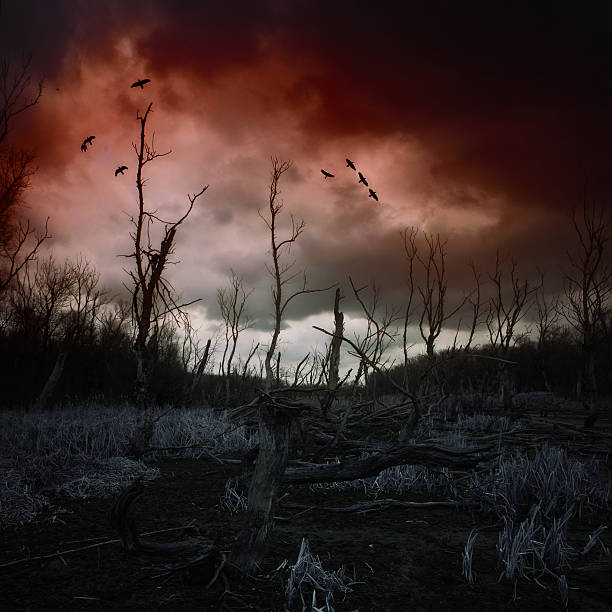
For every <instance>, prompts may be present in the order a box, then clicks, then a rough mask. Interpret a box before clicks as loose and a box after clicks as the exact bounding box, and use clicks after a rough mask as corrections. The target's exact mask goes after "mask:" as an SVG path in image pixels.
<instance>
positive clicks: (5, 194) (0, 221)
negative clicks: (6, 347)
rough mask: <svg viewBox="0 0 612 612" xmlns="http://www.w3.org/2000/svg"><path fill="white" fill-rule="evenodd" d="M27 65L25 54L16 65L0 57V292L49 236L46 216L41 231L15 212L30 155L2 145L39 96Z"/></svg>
mask: <svg viewBox="0 0 612 612" xmlns="http://www.w3.org/2000/svg"><path fill="white" fill-rule="evenodd" d="M30 64H31V58H29V57H27V58H24V59H23V60H22V62H21V65H19V66H17V65H16V64H14V63H13V62H11V61H9V59H7V58H3V59H1V60H0V293H2V292H4V291H5V290H6V289H7V288H8V286H9V285H10V284H11V282H12V281H13V279H16V278H17V277H18V275H19V274H20V272H22V271H23V270H24V268H25V266H27V264H28V262H30V261H33V260H35V259H36V255H37V253H38V251H39V249H40V246H41V244H42V243H43V242H44V241H45V240H46V239H47V238H49V233H48V219H47V223H46V224H45V229H44V231H36V230H35V229H34V228H32V226H31V223H30V221H28V220H25V219H23V218H21V217H20V215H19V211H18V208H19V206H20V205H21V203H22V198H23V194H24V192H25V191H26V190H27V189H28V187H29V186H30V181H31V178H32V176H33V175H34V173H35V168H34V156H33V155H32V154H31V153H29V152H26V151H19V150H17V149H15V148H12V147H5V146H4V145H5V140H6V138H7V135H8V134H9V129H10V124H11V123H12V121H13V120H14V119H15V117H17V116H18V115H20V114H21V113H23V112H24V111H26V110H28V109H29V108H31V107H33V106H35V105H36V104H37V103H38V101H39V99H40V96H41V95H42V81H39V82H38V84H37V86H35V87H34V88H33V87H32V86H33V84H32V78H31V76H30Z"/></svg>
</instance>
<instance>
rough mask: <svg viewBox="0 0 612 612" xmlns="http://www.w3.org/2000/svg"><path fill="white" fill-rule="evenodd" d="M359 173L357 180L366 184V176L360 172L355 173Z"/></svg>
mask: <svg viewBox="0 0 612 612" xmlns="http://www.w3.org/2000/svg"><path fill="white" fill-rule="evenodd" d="M357 174H358V175H359V182H360V183H363V184H364V185H365V186H366V187H367V186H368V181H366V177H365V176H363V174H361V172H358V173H357Z"/></svg>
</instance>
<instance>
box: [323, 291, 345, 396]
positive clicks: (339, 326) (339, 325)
mask: <svg viewBox="0 0 612 612" xmlns="http://www.w3.org/2000/svg"><path fill="white" fill-rule="evenodd" d="M341 299H342V298H341V297H340V287H338V288H337V289H336V296H335V298H334V337H333V338H332V339H331V343H330V345H329V377H328V380H327V388H328V389H330V390H333V389H335V388H336V387H337V386H338V383H339V382H340V347H341V346H342V336H343V335H344V313H342V312H341V311H340V300H341Z"/></svg>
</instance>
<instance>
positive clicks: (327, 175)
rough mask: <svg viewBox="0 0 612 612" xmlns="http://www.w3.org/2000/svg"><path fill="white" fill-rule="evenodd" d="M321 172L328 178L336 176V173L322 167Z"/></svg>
mask: <svg viewBox="0 0 612 612" xmlns="http://www.w3.org/2000/svg"><path fill="white" fill-rule="evenodd" d="M321 172H322V173H323V176H324V177H325V178H326V179H327V178H334V175H333V174H331V172H325V170H323V168H321Z"/></svg>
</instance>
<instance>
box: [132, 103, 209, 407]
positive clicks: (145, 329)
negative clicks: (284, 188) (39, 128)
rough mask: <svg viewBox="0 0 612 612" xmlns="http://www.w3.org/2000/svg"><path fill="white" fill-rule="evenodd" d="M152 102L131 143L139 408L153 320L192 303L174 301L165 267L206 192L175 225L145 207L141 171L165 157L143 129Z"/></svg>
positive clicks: (144, 396)
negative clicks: (156, 237)
mask: <svg viewBox="0 0 612 612" xmlns="http://www.w3.org/2000/svg"><path fill="white" fill-rule="evenodd" d="M152 106H153V103H152V102H151V103H150V104H149V106H148V107H147V110H146V112H145V113H144V115H140V114H138V115H137V119H138V121H139V122H140V141H139V143H138V144H134V145H133V147H134V151H135V152H136V157H137V159H138V167H137V171H136V188H137V190H138V214H137V215H136V216H135V217H131V222H132V225H133V226H134V230H133V231H132V232H130V238H131V239H132V242H133V245H134V250H133V252H132V253H130V254H129V255H126V256H125V257H129V258H132V259H134V264H135V265H134V269H132V270H130V271H129V272H128V274H129V275H130V278H131V279H132V283H133V286H132V289H131V292H132V317H133V321H134V324H135V329H136V339H135V341H134V351H135V353H136V362H137V371H136V381H135V399H136V405H137V406H138V407H140V408H145V407H146V406H147V394H148V387H149V380H150V376H151V368H152V363H151V359H150V354H149V352H150V351H149V346H148V341H149V336H150V333H151V330H152V327H153V326H154V324H155V322H156V321H159V320H160V319H161V318H162V317H163V316H165V315H166V314H171V315H173V316H174V315H176V313H177V312H180V311H181V309H182V308H184V307H186V306H188V305H189V304H193V303H194V302H195V301H197V300H194V301H192V302H189V303H184V304H178V303H177V302H176V298H175V294H174V291H173V288H172V286H171V285H170V283H169V282H168V280H167V279H166V277H165V274H164V273H165V271H166V266H167V265H168V264H169V263H171V261H170V257H171V255H173V253H174V240H175V237H176V232H177V230H178V228H179V227H180V225H181V224H182V223H183V221H185V219H186V218H187V217H188V216H189V214H190V213H191V211H192V210H193V206H194V204H195V202H196V200H197V199H198V198H199V197H200V196H201V195H202V194H203V193H204V192H205V191H206V189H208V185H207V186H205V187H203V188H202V189H201V190H200V191H199V192H198V193H195V194H194V195H189V194H188V195H187V198H188V200H189V205H188V206H187V210H186V212H185V213H184V214H183V216H182V217H180V218H179V219H178V221H175V222H168V221H163V220H162V219H161V218H160V217H158V216H157V215H156V214H155V213H153V212H150V211H148V210H147V209H146V207H145V197H144V184H145V179H144V177H143V170H144V168H145V166H146V165H147V164H149V163H150V162H152V161H154V160H155V159H157V158H158V157H163V156H165V155H168V154H169V153H170V151H167V152H166V153H158V152H157V150H156V149H155V143H154V140H152V141H151V143H150V144H149V142H147V140H146V134H145V132H146V126H147V120H148V118H149V114H150V113H151V108H152ZM155 222H160V223H163V224H164V229H163V237H162V239H161V241H160V244H159V247H155V246H153V241H152V238H151V226H152V225H153V224H154V223H155Z"/></svg>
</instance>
